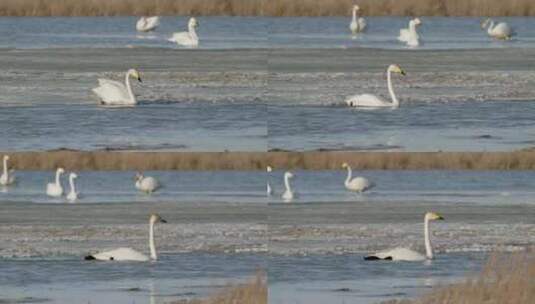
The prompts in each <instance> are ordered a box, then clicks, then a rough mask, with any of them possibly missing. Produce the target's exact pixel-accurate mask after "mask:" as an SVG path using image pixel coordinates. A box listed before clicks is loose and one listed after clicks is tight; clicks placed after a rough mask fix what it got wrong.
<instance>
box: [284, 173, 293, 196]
mask: <svg viewBox="0 0 535 304" xmlns="http://www.w3.org/2000/svg"><path fill="white" fill-rule="evenodd" d="M284 187H286V191H288V192H292V188H291V187H290V177H289V176H288V175H285V176H284Z"/></svg>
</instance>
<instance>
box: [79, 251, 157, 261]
mask: <svg viewBox="0 0 535 304" xmlns="http://www.w3.org/2000/svg"><path fill="white" fill-rule="evenodd" d="M85 259H86V260H99V261H138V262H146V261H148V260H149V257H147V256H146V255H144V254H143V253H141V252H139V251H136V250H134V249H132V248H117V249H113V250H109V251H103V252H99V253H96V254H92V255H89V256H87V257H86V258H85Z"/></svg>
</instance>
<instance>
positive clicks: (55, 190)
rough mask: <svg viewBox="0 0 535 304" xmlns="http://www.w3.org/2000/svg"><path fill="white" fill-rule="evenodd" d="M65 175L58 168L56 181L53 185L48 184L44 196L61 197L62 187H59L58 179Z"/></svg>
mask: <svg viewBox="0 0 535 304" xmlns="http://www.w3.org/2000/svg"><path fill="white" fill-rule="evenodd" d="M63 173H65V170H63V168H58V169H57V170H56V181H55V182H54V183H48V184H47V185H46V194H47V195H48V196H52V197H60V196H62V195H63V186H61V181H60V177H61V175H62V174H63Z"/></svg>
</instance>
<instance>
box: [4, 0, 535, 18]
mask: <svg viewBox="0 0 535 304" xmlns="http://www.w3.org/2000/svg"><path fill="white" fill-rule="evenodd" d="M354 3H358V4H359V5H360V6H361V8H362V12H363V14H365V15H368V16H390V15H396V16H413V15H418V16H533V15H535V1H533V0H509V1H503V0H2V1H0V15H3V16H115V15H229V16H347V15H349V14H350V13H351V10H350V8H351V6H352V5H353V4H354Z"/></svg>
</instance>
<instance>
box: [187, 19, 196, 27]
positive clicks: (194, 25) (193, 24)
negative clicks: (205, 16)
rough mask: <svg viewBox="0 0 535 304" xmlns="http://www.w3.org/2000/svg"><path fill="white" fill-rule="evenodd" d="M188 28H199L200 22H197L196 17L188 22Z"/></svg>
mask: <svg viewBox="0 0 535 304" xmlns="http://www.w3.org/2000/svg"><path fill="white" fill-rule="evenodd" d="M188 26H189V27H199V22H198V21H197V19H195V17H191V18H190V19H189V21H188Z"/></svg>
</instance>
